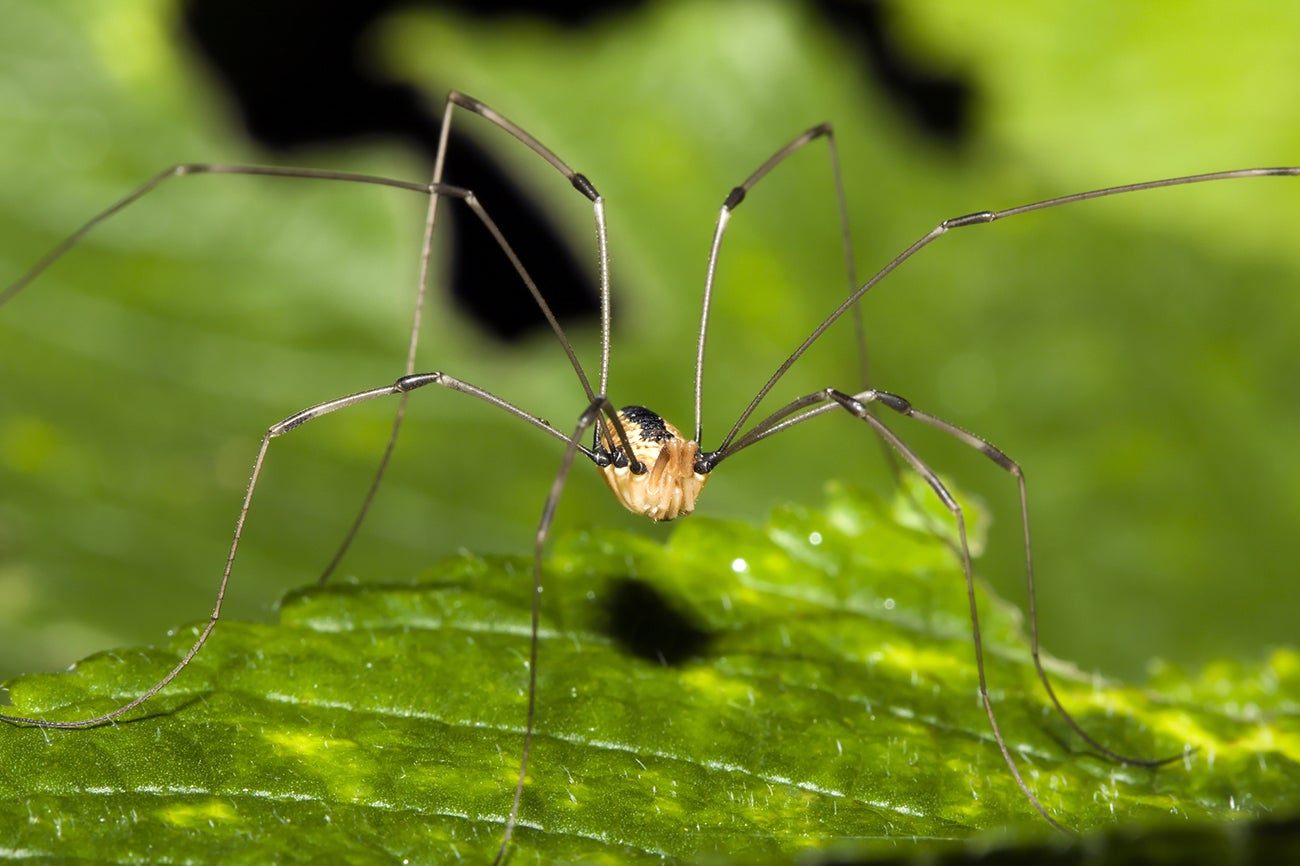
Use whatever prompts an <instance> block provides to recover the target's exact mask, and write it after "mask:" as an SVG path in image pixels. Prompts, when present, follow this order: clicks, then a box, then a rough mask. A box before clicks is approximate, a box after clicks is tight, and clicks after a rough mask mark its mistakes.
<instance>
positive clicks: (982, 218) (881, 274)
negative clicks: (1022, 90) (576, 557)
mask: <svg viewBox="0 0 1300 866" xmlns="http://www.w3.org/2000/svg"><path fill="white" fill-rule="evenodd" d="M1296 176H1300V166H1283V167H1279V168H1243V169H1235V170H1233V171H1216V172H1210V173H1207V174H1195V175H1188V176H1186V177H1172V178H1166V179H1164V180H1152V181H1146V182H1144V183H1130V184H1125V185H1123V186H1111V187H1106V188H1104V189H1095V190H1091V191H1089V192H1080V193H1075V194H1073V195H1063V196H1058V197H1056V198H1049V199H1044V200H1043V201H1039V202H1034V203H1032V204H1026V205H1021V206H1019V207H1013V208H1007V209H1006V210H998V211H979V212H977V213H971V214H966V215H964V216H959V217H953V218H951V219H946V220H944V221H943V222H941V223H939V224H938V225H937V226H935V227H934V228H933V229H931V230H930V231H928V232H926V233H925V234H924V235H922V236H921V237H920V238H918V239H917V240H916V241H914V242H913V243H912V245H911V246H909V247H908V248H907V249H905V250H903V251H902V252H901V253H899V254H898V255H896V256H895V257H894V258H893V259H891V260H890V261H889V263H888V264H886V265H885V266H884V267H883V268H881V269H880V270H879V271H877V272H876V273H875V274H874V275H873V276H872V277H871V279H869V280H867V281H866V282H865V283H863V284H862V285H861V286H859V287H858V288H857V289H856V290H855V291H854V292H853V293H852V294H851V295H849V297H848V298H847V299H846V300H845V301H844V303H842V304H840V305H839V306H838V307H836V308H835V309H834V310H832V311H831V313H830V315H828V316H827V317H826V318H825V319H823V320H822V322H821V324H819V325H818V326H817V327H816V328H814V329H813V331H812V333H811V334H809V335H808V336H807V337H806V338H805V339H804V341H803V342H802V343H800V344H799V346H798V347H797V348H796V349H795V350H794V351H793V352H791V353H790V355H789V356H788V357H787V358H786V359H785V360H784V361H782V362H781V364H780V366H778V367H777V369H776V371H775V372H774V373H773V374H772V375H771V376H770V377H769V378H768V380H767V381H766V382H765V383H764V384H763V387H762V388H759V389H758V393H756V394H755V395H754V399H752V400H750V402H749V405H748V406H746V407H745V409H744V411H742V412H741V413H740V416H739V417H738V418H737V419H736V422H735V423H734V424H733V425H732V427H731V430H730V431H729V432H728V433H727V435H726V437H725V438H724V439H723V440H722V444H721V445H720V446H719V447H718V451H719V452H726V451H728V450H729V448H730V446H731V443H732V442H733V441H734V440H735V438H736V436H738V435H739V434H740V430H741V428H742V427H744V426H745V422H746V421H748V420H749V419H750V417H751V416H752V415H753V414H754V412H755V411H757V410H758V406H759V404H760V403H762V402H763V399H764V398H765V397H767V395H768V394H769V393H771V391H772V389H773V388H774V387H775V386H776V383H777V382H779V381H780V380H781V378H782V377H783V376H785V374H786V373H787V372H788V371H789V369H790V368H791V367H792V366H794V364H795V362H796V361H798V360H799V359H800V358H802V357H803V355H804V353H805V352H807V351H808V349H809V347H811V346H812V344H813V343H815V342H817V341H818V340H819V339H821V336H822V334H824V333H826V330H827V329H828V328H830V326H831V325H833V324H835V323H836V322H837V321H839V319H840V317H841V316H843V315H844V314H845V313H846V312H848V311H849V310H851V309H853V308H854V307H855V306H856V304H857V303H858V301H859V300H861V299H862V296H863V295H865V294H866V293H867V292H869V291H871V290H872V289H873V288H875V286H876V285H877V284H878V283H879V282H880V281H881V280H883V279H884V278H885V277H887V276H889V275H890V274H891V273H893V272H894V271H895V270H896V269H897V268H898V267H899V266H900V265H902V264H903V263H904V262H906V261H907V260H908V259H910V258H912V257H913V256H914V255H916V254H917V253H918V252H920V251H921V250H922V249H924V248H925V247H927V246H929V245H930V244H932V243H934V242H935V241H936V240H938V239H939V238H941V237H943V236H944V235H945V234H947V233H948V232H949V231H951V230H952V229H959V228H966V227H967V226H975V225H984V224H986V223H991V222H996V221H997V220H1000V219H1006V218H1007V217H1013V216H1019V215H1021V214H1026V213H1030V212H1033V211H1039V210H1046V209H1047V208H1053V207H1058V206H1060V205H1067V204H1073V203H1075V202H1081V201H1088V200H1091V199H1096V198H1108V197H1110V196H1115V195H1122V194H1125V193H1132V192H1143V191H1146V190H1153V189H1162V188H1164V187H1170V186H1185V185H1189V184H1194V183H1207V182H1209V181H1217V180H1236V179H1239V178H1246V177H1296Z"/></svg>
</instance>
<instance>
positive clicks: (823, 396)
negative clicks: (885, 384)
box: [704, 388, 1185, 829]
mask: <svg viewBox="0 0 1300 866" xmlns="http://www.w3.org/2000/svg"><path fill="white" fill-rule="evenodd" d="M873 404H880V405H882V406H885V407H886V408H888V409H890V410H892V411H894V412H896V413H898V414H900V415H904V416H906V417H909V418H914V419H916V420H917V421H920V422H922V423H924V424H927V425H929V426H931V427H934V428H936V429H937V430H940V431H941V432H943V433H946V434H947V435H949V436H952V437H953V438H955V439H957V440H958V441H960V442H961V443H963V444H965V445H967V446H969V447H971V448H974V449H975V450H977V451H979V452H980V453H981V454H983V455H984V456H985V457H987V458H989V459H990V460H992V461H993V462H994V463H995V464H997V465H998V466H999V467H1000V468H1001V469H1003V470H1004V471H1006V472H1007V473H1008V474H1010V475H1011V476H1013V477H1014V478H1015V479H1016V483H1017V489H1018V491H1019V496H1020V514H1021V527H1022V532H1023V538H1024V545H1025V576H1026V587H1027V591H1028V595H1029V623H1030V627H1029V633H1030V648H1031V654H1032V656H1033V659H1034V668H1035V670H1036V672H1037V674H1038V678H1039V681H1040V682H1041V683H1042V684H1043V688H1044V690H1045V691H1046V692H1047V695H1048V697H1049V698H1050V699H1051V701H1052V704H1053V705H1054V706H1055V707H1056V710H1057V712H1058V713H1059V714H1060V715H1061V718H1062V719H1064V720H1065V722H1066V723H1067V724H1068V725H1069V726H1070V728H1071V729H1073V730H1074V732H1075V733H1076V734H1078V735H1079V737H1080V738H1082V739H1083V740H1084V741H1085V742H1086V743H1087V744H1088V745H1089V746H1090V747H1091V748H1092V749H1094V750H1095V751H1097V752H1098V753H1100V754H1101V755H1104V756H1105V757H1107V758H1109V759H1110V760H1113V761H1116V762H1118V763H1122V764H1131V765H1135V766H1141V767H1158V766H1161V765H1163V764H1167V763H1169V762H1171V761H1175V760H1178V759H1179V758H1181V757H1183V756H1184V755H1185V753H1179V754H1177V755H1171V756H1169V757H1165V758H1156V759H1150V758H1136V757H1132V756H1130V755H1124V754H1121V753H1119V752H1116V751H1114V750H1113V749H1110V748H1107V747H1106V746H1104V745H1102V744H1101V743H1100V742H1099V741H1098V740H1097V739H1096V738H1095V737H1093V736H1092V735H1090V734H1089V733H1088V732H1087V731H1085V730H1084V729H1083V727H1082V726H1081V725H1080V724H1079V723H1078V721H1077V720H1076V719H1075V718H1074V717H1073V716H1072V715H1071V714H1070V712H1069V711H1068V710H1066V708H1065V706H1064V705H1063V704H1062V703H1061V701H1060V699H1059V698H1058V697H1057V694H1056V690H1055V689H1054V688H1053V687H1052V683H1051V680H1050V679H1049V677H1048V676H1047V671H1046V669H1045V668H1044V667H1043V662H1042V655H1041V651H1040V647H1039V642H1038V612H1037V604H1036V591H1035V587H1034V567H1033V549H1032V545H1031V543H1030V533H1029V498H1028V488H1027V486H1026V482H1025V474H1024V471H1023V470H1022V469H1021V467H1020V465H1019V464H1018V463H1016V462H1015V461H1014V460H1012V459H1011V458H1010V457H1009V456H1008V455H1007V454H1006V453H1004V452H1003V451H1002V450H1000V449H999V448H997V447H995V446H994V445H992V444H991V443H990V442H988V441H986V440H985V439H983V438H981V437H979V436H976V435H974V434H973V433H970V432H968V431H966V430H963V429H962V428H960V427H958V426H956V425H954V424H950V423H949V422H947V421H944V420H943V419H941V418H937V417H935V416H933V415H930V414H928V413H926V412H922V411H921V410H919V409H916V408H915V407H914V406H912V404H911V403H910V402H909V401H908V400H906V399H904V398H902V397H899V396H898V395H896V394H890V393H888V392H886V391H878V390H875V389H868V390H865V391H862V392H860V393H858V394H854V395H851V396H850V395H848V394H845V393H844V392H842V391H838V390H835V389H833V388H827V389H823V390H821V391H814V392H812V393H811V394H805V395H804V396H802V397H799V398H796V399H795V400H792V401H790V402H789V403H787V404H786V405H785V406H783V407H781V408H780V409H778V410H777V411H776V412H773V413H772V414H771V415H769V416H768V417H766V418H764V419H763V420H762V421H760V422H758V423H757V424H755V425H754V426H753V427H752V428H751V429H750V430H749V431H747V432H746V433H745V434H744V435H743V436H740V437H738V438H737V439H736V440H735V441H734V443H733V444H732V445H731V446H730V447H729V448H728V449H726V450H725V451H724V450H719V451H715V452H711V453H709V454H707V455H705V457H704V461H705V465H706V466H707V468H708V469H709V470H712V469H714V468H716V467H717V465H718V464H719V463H721V462H722V461H723V460H724V459H726V458H728V457H730V456H731V455H733V454H735V453H736V452H738V451H740V450H742V449H744V448H747V447H749V446H750V445H754V444H756V443H758V442H761V441H763V440H764V439H767V438H769V437H771V436H775V435H776V434H778V433H780V432H782V431H784V430H788V429H790V428H791V427H794V426H796V425H798V424H802V423H803V422H805V421H808V420H810V419H812V418H816V417H818V416H820V415H825V414H827V413H829V412H833V411H835V410H836V409H837V408H843V409H845V410H847V411H849V412H850V413H852V414H853V415H855V416H857V417H858V418H861V419H862V420H864V421H866V422H867V423H868V424H870V425H871V427H872V428H873V429H875V430H876V432H877V433H878V434H879V435H880V436H881V438H882V439H883V440H884V441H886V442H887V443H889V445H890V446H891V447H893V448H894V449H895V450H896V451H897V452H898V453H899V454H900V455H902V457H903V459H904V460H906V461H907V463H908V464H909V465H910V466H911V467H912V468H913V470H915V471H916V472H917V473H918V474H919V475H920V476H921V477H922V478H923V479H924V480H925V482H926V483H927V484H928V485H929V486H930V487H931V489H932V490H934V492H935V495H936V496H938V497H939V500H940V501H941V502H942V503H943V505H944V507H945V508H947V509H948V511H949V512H950V513H951V514H952V515H953V519H954V520H955V521H956V522H957V529H958V545H957V551H958V553H959V555H960V558H961V562H962V570H963V572H964V574H965V577H966V585H967V594H968V596H969V599H970V613H971V629H972V634H973V636H974V643H975V663H976V667H977V671H978V674H979V682H980V698H981V700H982V701H983V703H984V706H985V712H986V713H987V715H988V717H989V724H990V726H991V727H992V729H993V733H994V737H995V739H996V740H997V742H998V747H999V749H1000V750H1001V751H1002V755H1003V758H1004V759H1005V760H1006V763H1007V766H1008V767H1010V769H1011V773H1012V775H1013V776H1014V778H1015V780H1016V783H1017V785H1019V787H1020V789H1021V790H1022V791H1023V792H1024V794H1025V796H1026V798H1028V800H1029V802H1030V804H1031V805H1033V806H1034V808H1035V809H1036V810H1038V812H1040V813H1041V814H1042V815H1043V817H1044V818H1046V819H1047V820H1048V822H1049V823H1051V824H1052V826H1054V827H1056V828H1057V829H1064V828H1063V827H1061V825H1060V824H1059V823H1058V822H1056V821H1055V820H1053V819H1052V817H1051V816H1050V815H1048V814H1047V812H1046V811H1045V810H1044V809H1043V806H1042V804H1041V803H1040V802H1039V800H1038V798H1037V797H1036V796H1035V795H1034V794H1033V792H1032V791H1031V790H1030V789H1029V788H1028V786H1027V785H1026V784H1025V782H1024V780H1023V779H1022V778H1021V776H1020V773H1019V771H1018V770H1017V768H1016V766H1015V763H1014V762H1013V761H1012V759H1011V755H1010V751H1009V750H1008V748H1007V746H1006V743H1005V741H1004V740H1003V737H1002V733H1001V731H1000V730H999V728H998V724H997V719H996V717H995V714H994V711H993V706H992V703H991V702H990V700H989V696H988V690H987V687H986V683H985V673H984V651H983V646H982V641H981V638H980V628H979V617H978V611H977V609H976V604H975V596H974V568H973V564H972V561H971V555H970V548H969V545H968V542H967V538H966V525H965V518H964V516H963V514H962V510H961V507H960V505H959V504H958V503H957V502H956V500H955V498H954V497H953V496H952V495H951V494H950V493H949V492H948V490H947V489H946V488H945V487H944V485H943V483H942V482H941V481H940V480H939V478H938V476H937V475H936V474H935V473H934V471H933V470H931V469H930V468H929V466H928V465H926V464H925V462H924V461H922V460H921V459H920V457H919V456H918V455H917V454H916V453H915V452H914V451H913V450H912V449H911V448H910V447H909V446H908V445H906V443H904V442H903V441H902V440H900V439H899V438H898V437H897V435H895V434H894V433H893V432H892V431H890V430H889V429H888V428H887V427H885V425H884V423H883V422H881V421H880V420H879V419H878V418H876V416H875V415H874V414H873V413H872V412H871V410H870V407H871V406H872V405H873Z"/></svg>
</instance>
